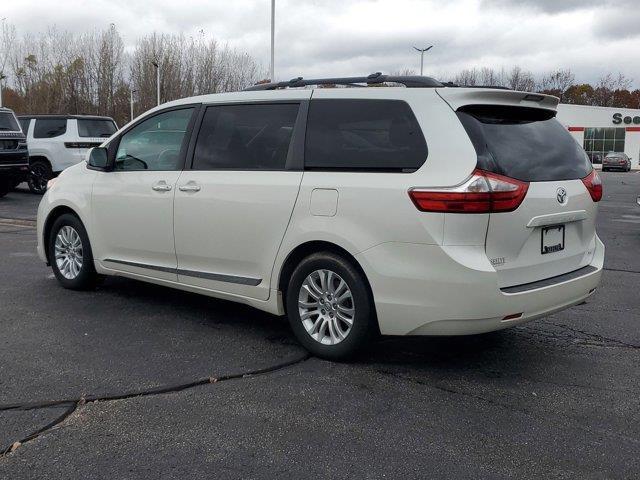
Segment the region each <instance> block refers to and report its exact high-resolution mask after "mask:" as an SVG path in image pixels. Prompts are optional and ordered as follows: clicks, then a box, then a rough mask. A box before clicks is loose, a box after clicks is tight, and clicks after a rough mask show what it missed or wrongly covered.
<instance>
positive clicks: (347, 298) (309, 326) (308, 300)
mask: <svg viewBox="0 0 640 480" xmlns="http://www.w3.org/2000/svg"><path fill="white" fill-rule="evenodd" d="M298 312H299V314H300V320H301V321H302V324H303V326H304V328H305V330H306V331H307V333H308V334H309V335H310V336H311V338H313V339H314V340H315V341H316V342H318V343H321V344H324V345H335V344H337V343H340V342H342V341H343V340H344V339H345V338H347V336H348V335H349V332H350V331H351V328H352V327H353V321H354V318H355V304H354V301H353V294H352V293H351V289H350V288H349V285H347V282H345V281H344V280H343V279H342V277H340V276H339V275H338V274H337V273H335V272H332V271H331V270H327V269H322V270H315V271H314V272H311V274H309V275H308V276H307V278H305V280H304V282H302V286H301V287H300V292H299V294H298Z"/></svg>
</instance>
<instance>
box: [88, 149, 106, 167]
mask: <svg viewBox="0 0 640 480" xmlns="http://www.w3.org/2000/svg"><path fill="white" fill-rule="evenodd" d="M88 165H89V168H91V169H92V170H100V171H102V172H106V171H107V170H108V169H109V155H108V153H107V149H106V148H104V147H94V148H92V149H91V151H90V152H89V161H88Z"/></svg>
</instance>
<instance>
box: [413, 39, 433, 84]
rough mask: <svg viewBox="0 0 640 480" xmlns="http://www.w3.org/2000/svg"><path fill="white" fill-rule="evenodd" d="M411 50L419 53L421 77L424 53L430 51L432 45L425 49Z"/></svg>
mask: <svg viewBox="0 0 640 480" xmlns="http://www.w3.org/2000/svg"><path fill="white" fill-rule="evenodd" d="M413 48H414V49H416V50H417V51H418V52H420V76H422V73H423V70H424V52H428V51H429V50H431V49H432V48H433V45H431V46H430V47H427V48H418V47H413Z"/></svg>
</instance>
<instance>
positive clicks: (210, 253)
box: [38, 74, 604, 359]
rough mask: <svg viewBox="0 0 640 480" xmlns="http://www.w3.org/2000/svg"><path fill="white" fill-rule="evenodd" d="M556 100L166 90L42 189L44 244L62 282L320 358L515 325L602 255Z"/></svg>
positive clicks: (588, 175)
mask: <svg viewBox="0 0 640 480" xmlns="http://www.w3.org/2000/svg"><path fill="white" fill-rule="evenodd" d="M321 84H331V85H333V86H335V88H318V89H312V88H298V87H308V86H310V85H321ZM341 86H343V87H344V88H340V87H341ZM372 86H377V87H378V88H372ZM557 103H558V99H557V98H555V97H551V96H547V95H538V94H531V93H525V92H516V91H510V90H502V89H486V88H485V89H483V88H459V87H455V86H450V85H448V86H445V85H443V84H440V83H439V82H437V81H435V80H433V79H430V78H428V77H390V76H385V75H381V74H374V75H371V76H369V77H355V78H344V79H336V78H332V79H324V80H322V79H319V80H308V81H305V80H302V79H300V78H298V79H294V80H292V81H290V82H281V83H276V84H266V85H260V86H256V87H252V88H251V89H249V91H244V92H236V93H225V94H215V95H206V96H201V97H194V98H187V99H183V100H178V101H174V102H170V103H167V104H164V105H161V106H159V107H157V108H154V109H153V110H151V111H149V112H147V113H146V114H144V115H143V116H141V117H139V118H137V119H136V120H135V121H134V122H132V123H130V124H128V125H126V126H125V127H124V128H122V129H121V130H120V131H118V132H117V133H116V134H115V135H113V136H112V137H111V138H109V139H108V140H107V141H106V142H105V143H104V144H103V145H102V146H101V147H99V148H94V149H93V150H92V151H91V153H90V156H89V159H88V162H87V163H82V164H80V165H76V166H74V167H71V168H68V169H67V170H65V171H64V172H63V173H62V174H61V175H60V176H59V177H58V178H57V179H54V180H52V181H51V182H49V189H48V191H47V193H46V194H45V195H44V197H43V199H42V202H41V203H40V207H39V210H38V253H39V255H40V257H41V258H42V260H43V261H45V262H47V263H48V264H50V265H51V266H52V268H53V271H54V273H55V276H56V277H57V279H58V280H59V282H60V283H61V284H62V285H63V286H64V287H66V288H71V289H86V288H91V287H92V286H94V285H95V284H96V282H97V281H98V280H99V279H100V278H101V277H102V276H104V275H120V276H124V277H129V278H133V279H137V280H142V281H146V282H152V283H156V284H159V285H164V286H167V287H173V288H179V289H183V290H187V291H190V292H196V293H202V294H205V295H210V296H213V297H219V298H224V299H228V300H232V301H237V302H242V303H245V304H249V305H252V306H254V307H256V308H259V309H262V310H265V311H267V312H270V313H273V314H276V315H287V316H288V318H289V321H290V324H291V327H292V329H293V331H294V332H295V335H296V336H297V338H298V339H299V341H300V342H301V343H302V344H303V345H304V346H305V347H306V348H307V349H308V350H310V351H311V352H312V353H314V354H316V355H318V356H321V357H325V358H331V359H340V358H345V357H347V356H349V355H351V354H353V353H354V352H355V351H356V350H357V348H358V347H360V346H361V345H362V344H363V343H364V342H366V340H367V339H368V338H370V337H371V336H372V335H373V334H378V333H379V334H383V335H467V334H478V333H483V332H489V331H493V330H499V329H504V328H507V327H511V326H514V325H519V324H522V323H524V322H527V321H530V320H533V319H535V318H539V317H541V316H544V315H548V314H550V313H553V312H556V311H558V310H562V309H565V308H567V307H570V306H572V305H575V304H578V303H580V302H583V301H584V300H585V299H586V298H587V297H589V296H590V295H591V294H592V293H593V292H594V291H595V289H596V287H597V286H598V284H599V282H600V276H601V272H602V266H603V261H604V246H603V244H602V242H601V241H600V239H599V238H598V236H597V235H596V232H595V219H596V213H597V210H598V201H599V200H600V198H601V196H602V185H601V182H600V179H599V177H598V175H597V173H596V172H595V171H594V170H593V168H592V166H591V163H590V162H589V160H588V159H587V156H586V154H585V152H584V151H583V150H582V148H581V147H580V146H579V145H578V144H577V143H576V142H575V141H574V140H573V138H572V137H571V135H570V134H569V133H568V132H567V131H566V130H565V129H564V128H563V127H562V126H561V125H560V123H558V122H557V121H556V119H555V115H556V106H557Z"/></svg>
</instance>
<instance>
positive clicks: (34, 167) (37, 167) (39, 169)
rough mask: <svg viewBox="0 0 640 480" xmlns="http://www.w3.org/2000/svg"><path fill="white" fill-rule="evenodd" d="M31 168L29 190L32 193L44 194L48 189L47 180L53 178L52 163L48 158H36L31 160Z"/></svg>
mask: <svg viewBox="0 0 640 480" xmlns="http://www.w3.org/2000/svg"><path fill="white" fill-rule="evenodd" d="M30 170H31V172H30V174H29V178H28V180H27V183H28V184H29V190H31V192H32V193H36V194H38V195H43V194H44V192H46V191H47V182H48V181H49V180H51V178H53V172H52V171H51V165H49V162H47V161H46V160H34V161H33V162H31V165H30Z"/></svg>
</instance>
